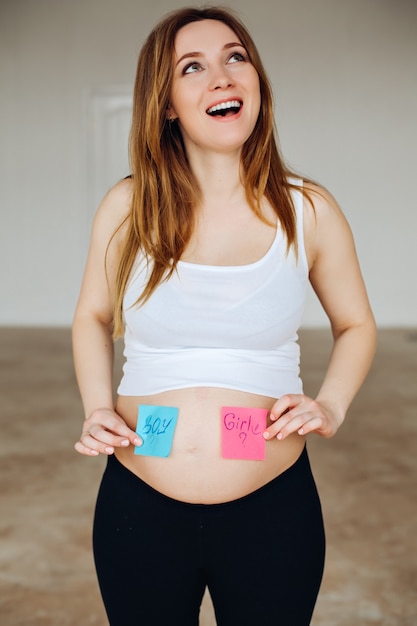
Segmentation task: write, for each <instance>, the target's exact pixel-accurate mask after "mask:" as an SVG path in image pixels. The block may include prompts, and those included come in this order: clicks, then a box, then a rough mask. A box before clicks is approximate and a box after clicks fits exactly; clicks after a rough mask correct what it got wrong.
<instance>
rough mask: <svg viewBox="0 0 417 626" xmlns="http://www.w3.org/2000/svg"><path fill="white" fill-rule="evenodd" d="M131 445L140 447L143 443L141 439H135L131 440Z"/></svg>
mask: <svg viewBox="0 0 417 626" xmlns="http://www.w3.org/2000/svg"><path fill="white" fill-rule="evenodd" d="M133 443H134V444H135V446H141V445H142V443H143V441H142V439H139V438H138V437H136V439H134V440H133Z"/></svg>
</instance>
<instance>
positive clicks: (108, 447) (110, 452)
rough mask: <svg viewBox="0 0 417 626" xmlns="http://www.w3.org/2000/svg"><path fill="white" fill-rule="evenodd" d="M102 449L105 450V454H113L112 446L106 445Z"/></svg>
mask: <svg viewBox="0 0 417 626" xmlns="http://www.w3.org/2000/svg"><path fill="white" fill-rule="evenodd" d="M104 451H105V452H107V454H113V452H114V448H111V447H110V446H107V448H104Z"/></svg>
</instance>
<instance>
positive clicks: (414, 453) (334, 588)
mask: <svg viewBox="0 0 417 626" xmlns="http://www.w3.org/2000/svg"><path fill="white" fill-rule="evenodd" d="M301 342H302V348H303V353H304V358H303V363H302V366H303V373H304V379H305V387H306V391H307V392H309V393H314V390H315V389H316V387H317V385H318V383H319V381H320V378H321V376H322V373H323V368H324V365H325V362H326V358H327V353H328V350H329V345H330V344H329V336H328V333H327V332H326V331H304V332H303V333H302V335H301ZM0 346H1V348H0V363H1V377H0V392H1V408H0V415H1V417H0V420H1V422H0V424H1V439H0V441H1V443H0V496H1V514H0V624H1V625H2V626H32V625H33V626H37V625H39V626H67V625H71V626H72V625H74V626H75V625H77V626H88V625H89V624H100V625H105V624H106V623H107V622H106V619H105V615H104V611H103V608H102V606H101V601H100V597H99V593H98V590H97V585H96V580H95V574H94V569H93V562H92V557H91V550H90V528H91V519H92V512H93V506H94V498H95V493H96V489H97V485H98V481H99V479H100V474H101V471H102V468H103V463H104V459H89V458H84V457H81V456H79V455H77V454H76V453H75V452H73V449H72V444H73V441H74V440H75V439H76V438H77V437H78V433H79V426H80V423H81V419H82V413H81V406H80V400H79V397H78V392H77V389H76V385H75V381H74V375H73V371H72V363H71V352H70V336H69V331H68V329H63V330H61V329H52V330H47V329H40V330H39V329H33V330H31V329H24V330H22V329H21V330H18V329H7V328H4V329H0ZM416 417H417V331H416V330H405V329H403V330H384V331H382V332H380V343H379V349H378V355H377V358H376V361H375V364H374V367H373V369H372V372H371V374H370V376H369V378H368V381H367V384H366V386H365V387H364V389H363V390H362V391H361V393H360V394H359V396H358V398H357V400H356V401H355V403H354V405H353V407H352V409H351V412H350V415H349V419H348V421H347V423H346V424H345V425H344V427H343V428H342V429H341V431H339V433H338V435H337V436H336V437H335V438H334V439H332V440H321V439H319V438H317V437H312V438H311V439H310V443H309V448H310V456H311V460H312V464H313V468H314V470H315V474H316V479H317V483H318V485H319V489H320V492H321V496H322V504H323V509H324V514H325V519H326V526H327V536H328V555H327V565H326V571H325V576H324V581H323V586H322V591H321V594H320V597H319V600H318V603H317V607H316V612H315V617H314V620H313V624H314V626H371V625H372V626H374V625H376V624H379V625H381V626H416V625H417V542H416V536H417V527H416V526H417V525H416V521H417V419H416ZM306 523H308V520H306ZM266 584H267V581H266ZM302 593H303V590H302V589H300V597H302ZM213 625H214V619H213V617H212V612H211V606H210V603H209V601H208V599H206V601H205V602H204V606H203V610H202V619H201V626H213ZM236 626H239V625H238V624H237V625H236ZM254 626H262V625H261V624H256V625H255V624H254ZM282 626H287V625H282Z"/></svg>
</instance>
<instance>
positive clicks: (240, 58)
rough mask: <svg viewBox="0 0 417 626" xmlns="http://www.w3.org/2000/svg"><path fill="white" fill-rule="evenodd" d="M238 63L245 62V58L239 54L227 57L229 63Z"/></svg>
mask: <svg viewBox="0 0 417 626" xmlns="http://www.w3.org/2000/svg"><path fill="white" fill-rule="evenodd" d="M238 61H246V57H245V55H244V54H242V53H241V52H233V54H231V55H230V57H229V63H237V62H238Z"/></svg>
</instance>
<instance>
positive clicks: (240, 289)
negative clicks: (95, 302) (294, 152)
mask: <svg viewBox="0 0 417 626" xmlns="http://www.w3.org/2000/svg"><path fill="white" fill-rule="evenodd" d="M293 194H294V195H293V199H294V204H295V207H296V213H297V237H298V260H297V259H296V255H295V252H294V249H293V247H291V250H290V252H289V253H288V255H287V253H286V238H285V236H284V234H283V232H282V229H281V228H280V226H279V225H278V228H277V233H276V237H275V240H274V242H273V244H272V246H271V247H270V248H269V250H268V251H267V253H266V254H265V255H264V256H263V257H262V258H261V259H260V260H259V261H257V262H255V263H250V264H249V265H240V266H211V265H198V264H193V263H188V262H184V261H179V263H178V266H177V271H176V272H174V273H173V275H172V276H171V278H170V279H169V280H168V281H167V282H164V283H162V284H160V285H159V286H158V287H157V289H156V290H155V291H154V293H153V294H152V296H151V297H150V298H149V300H147V301H146V302H145V304H143V305H141V306H139V307H138V306H135V305H134V303H135V301H136V300H137V298H138V296H139V295H140V293H141V292H142V290H143V288H144V285H145V284H146V281H147V275H148V268H147V264H146V262H145V260H144V258H143V257H142V256H141V257H140V258H138V259H137V262H136V265H135V268H134V270H133V272H132V276H131V279H130V281H129V284H128V287H127V290H126V293H125V297H124V303H123V314H124V322H125V350H124V355H125V357H126V362H125V364H124V367H123V377H122V380H121V382H120V385H119V388H118V393H119V394H120V395H124V396H126V395H127V396H142V395H151V394H155V393H159V392H162V391H167V390H171V389H183V388H190V387H221V388H228V389H238V390H241V391H246V392H250V393H255V394H260V395H262V396H269V397H272V398H278V397H279V396H281V395H283V394H284V393H301V392H302V382H301V379H300V376H299V371H300V370H299V361H300V350H299V345H298V343H297V338H298V337H297V330H298V328H299V326H300V323H301V318H302V314H303V309H304V303H305V297H306V288H307V282H308V264H307V260H306V255H305V250H304V237H303V197H302V193H301V192H299V191H297V192H293Z"/></svg>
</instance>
